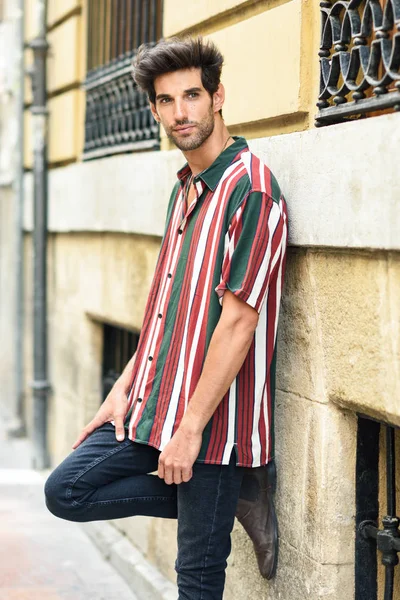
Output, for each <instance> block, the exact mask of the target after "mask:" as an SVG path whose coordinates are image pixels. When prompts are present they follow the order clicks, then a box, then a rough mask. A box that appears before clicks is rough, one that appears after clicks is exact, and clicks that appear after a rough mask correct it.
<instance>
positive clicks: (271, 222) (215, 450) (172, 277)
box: [126, 137, 287, 467]
mask: <svg viewBox="0 0 400 600" xmlns="http://www.w3.org/2000/svg"><path fill="white" fill-rule="evenodd" d="M234 139H235V142H234V143H233V144H232V145H231V146H229V147H228V148H227V149H226V150H224V151H223V152H222V153H221V154H220V155H219V156H218V157H217V159H216V160H215V161H214V163H213V164H212V165H211V166H210V167H209V168H207V169H205V170H204V171H203V172H201V173H199V174H198V175H197V176H196V177H195V178H194V185H195V189H196V198H195V200H194V202H192V204H191V205H190V206H189V208H187V207H186V203H185V198H184V189H185V184H186V183H187V182H188V178H189V177H190V176H191V175H192V174H191V171H190V168H189V166H188V165H187V164H186V165H185V166H184V167H183V168H182V169H181V170H180V171H179V172H178V181H177V183H176V185H175V187H174V189H173V192H172V195H171V198H170V202H169V206H168V211H167V219H166V227H165V233H164V237H163V240H162V244H161V249H160V254H159V257H158V262H157V265H156V270H155V274H154V279H153V283H152V286H151V289H150V293H149V298H148V301H147V306H146V311H145V317H144V322H143V327H142V332H141V335H140V340H139V344H138V348H137V355H136V360H135V364H134V367H133V371H132V377H131V386H130V391H129V395H128V398H129V402H128V414H127V418H126V423H129V433H128V436H129V438H130V439H131V440H132V441H136V442H140V443H145V444H149V445H151V446H154V447H155V448H158V449H160V450H163V449H164V447H165V446H166V444H167V443H168V442H169V440H170V439H171V437H172V436H173V434H174V433H175V431H176V429H177V428H178V426H179V424H180V422H181V419H182V416H183V414H184V412H185V410H186V407H187V405H188V403H189V402H190V399H191V396H192V395H193V392H194V389H195V387H196V384H197V382H198V380H199V378H200V376H201V372H202V368H203V364H204V360H205V357H206V354H207V349H208V346H209V344H210V340H211V337H212V334H213V331H214V329H215V327H216V325H217V323H218V320H219V318H220V315H221V311H222V301H223V296H224V292H225V290H230V291H231V292H232V293H233V294H235V296H237V297H238V298H241V299H242V300H243V301H244V302H247V303H248V304H249V305H250V306H252V307H253V308H255V309H256V310H257V312H258V313H259V320H258V324H257V327H256V330H255V333H254V337H253V341H252V344H251V347H250V350H249V352H248V354H247V357H246V359H245V361H244V363H243V365H242V367H241V369H240V371H239V373H238V375H237V376H236V378H235V380H234V381H233V383H232V385H231V386H230V389H229V390H228V392H227V393H226V394H225V396H224V397H223V398H222V400H221V402H220V404H219V405H218V407H217V409H216V411H215V412H214V414H213V416H212V418H211V419H210V421H209V422H208V424H207V426H206V427H205V429H204V432H203V440H202V446H201V450H200V453H199V456H198V458H197V461H198V462H203V463H208V464H228V463H229V460H230V456H231V453H232V450H235V453H236V464H237V465H240V466H245V467H257V466H260V465H263V464H266V463H267V462H268V461H269V460H270V459H271V457H272V455H273V407H274V378H275V370H274V365H275V341H276V331H277V324H278V313H279V304H280V297H281V290H282V283H283V275H284V270H285V255H286V240H287V213H286V204H285V200H284V198H283V196H282V193H281V191H280V188H279V186H278V183H277V181H276V179H275V178H274V176H273V175H272V173H271V171H270V170H269V169H268V168H267V167H266V166H265V165H264V164H263V163H262V162H261V161H260V160H259V159H258V158H257V157H255V156H254V155H253V154H252V153H251V152H250V151H249V148H248V146H247V143H246V141H245V140H244V139H243V138H240V137H239V138H234Z"/></svg>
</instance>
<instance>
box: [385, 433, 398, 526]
mask: <svg viewBox="0 0 400 600" xmlns="http://www.w3.org/2000/svg"><path fill="white" fill-rule="evenodd" d="M394 433H395V431H394V427H390V426H389V425H388V426H387V427H386V492H387V514H388V515H389V516H391V517H395V516H396V462H395V461H396V459H395V437H394Z"/></svg>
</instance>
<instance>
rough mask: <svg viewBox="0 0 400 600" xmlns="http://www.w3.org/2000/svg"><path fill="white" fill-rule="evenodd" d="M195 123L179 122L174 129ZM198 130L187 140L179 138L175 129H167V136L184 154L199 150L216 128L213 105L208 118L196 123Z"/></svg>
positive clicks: (186, 120) (185, 120)
mask: <svg viewBox="0 0 400 600" xmlns="http://www.w3.org/2000/svg"><path fill="white" fill-rule="evenodd" d="M192 124H194V123H193V121H189V120H188V119H184V120H182V121H177V122H176V123H175V124H174V127H177V126H178V125H192ZM195 125H196V126H197V129H196V130H195V132H194V133H193V134H192V135H189V136H188V137H187V138H184V137H179V136H178V135H177V134H176V132H174V131H173V127H171V128H168V129H166V128H165V131H166V134H167V136H168V138H169V139H170V140H171V142H173V143H174V144H175V146H176V147H177V148H179V150H182V151H183V152H188V151H190V150H197V149H198V148H200V146H201V145H202V144H204V142H205V141H206V140H207V139H208V138H209V137H210V135H211V134H212V132H213V131H214V126H215V116H214V110H213V107H212V105H211V106H210V109H209V111H208V113H207V116H206V117H205V118H204V119H203V120H202V121H200V122H197V123H195Z"/></svg>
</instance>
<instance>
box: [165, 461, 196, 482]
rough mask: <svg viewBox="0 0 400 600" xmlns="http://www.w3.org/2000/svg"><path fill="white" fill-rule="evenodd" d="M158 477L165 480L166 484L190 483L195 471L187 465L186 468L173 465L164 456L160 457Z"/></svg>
mask: <svg viewBox="0 0 400 600" xmlns="http://www.w3.org/2000/svg"><path fill="white" fill-rule="evenodd" d="M158 476H159V477H160V479H164V481H165V483H167V484H168V485H172V484H173V483H175V484H176V485H179V484H180V483H183V482H187V481H189V480H190V479H191V478H192V476H193V470H192V469H191V468H190V467H187V466H186V465H185V466H184V467H182V466H180V465H175V466H174V465H172V463H170V462H169V461H168V459H164V457H163V455H162V454H161V455H160V458H159V461H158Z"/></svg>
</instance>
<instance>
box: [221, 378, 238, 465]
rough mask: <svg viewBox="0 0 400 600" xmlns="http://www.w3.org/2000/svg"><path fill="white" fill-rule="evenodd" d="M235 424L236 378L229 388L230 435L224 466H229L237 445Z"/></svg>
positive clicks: (227, 441)
mask: <svg viewBox="0 0 400 600" xmlns="http://www.w3.org/2000/svg"><path fill="white" fill-rule="evenodd" d="M235 424H236V377H235V379H234V380H233V382H232V384H231V387H230V388H229V404H228V435H227V439H226V444H225V448H224V453H223V456H222V464H223V465H229V461H230V458H231V454H232V448H233V445H234V443H235Z"/></svg>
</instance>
